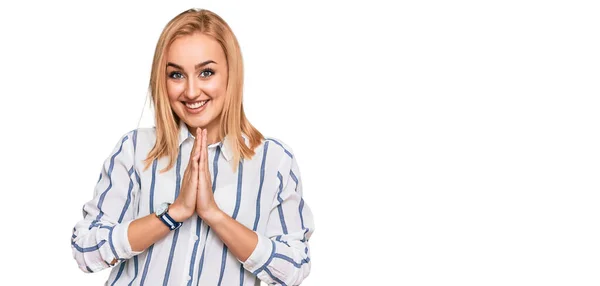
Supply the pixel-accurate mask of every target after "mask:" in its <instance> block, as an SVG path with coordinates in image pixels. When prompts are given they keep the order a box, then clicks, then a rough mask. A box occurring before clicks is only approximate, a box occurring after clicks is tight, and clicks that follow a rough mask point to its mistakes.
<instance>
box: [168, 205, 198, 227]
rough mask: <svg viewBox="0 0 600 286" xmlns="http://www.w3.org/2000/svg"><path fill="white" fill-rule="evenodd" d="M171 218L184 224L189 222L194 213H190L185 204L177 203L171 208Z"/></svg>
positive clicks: (169, 212)
mask: <svg viewBox="0 0 600 286" xmlns="http://www.w3.org/2000/svg"><path fill="white" fill-rule="evenodd" d="M167 213H168V214H169V216H170V217H172V218H173V219H174V220H176V221H178V222H183V221H185V220H187V219H188V218H189V217H190V216H192V214H193V211H191V212H190V211H189V210H187V209H186V207H185V206H184V205H183V204H180V203H178V202H177V201H175V202H174V203H173V204H171V205H170V206H169V211H168V212H167Z"/></svg>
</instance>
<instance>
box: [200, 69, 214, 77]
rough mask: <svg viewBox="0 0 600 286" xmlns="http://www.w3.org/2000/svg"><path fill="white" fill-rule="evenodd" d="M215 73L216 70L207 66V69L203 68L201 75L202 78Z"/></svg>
mask: <svg viewBox="0 0 600 286" xmlns="http://www.w3.org/2000/svg"><path fill="white" fill-rule="evenodd" d="M214 74H215V71H214V70H212V69H210V68H206V69H203V70H202V71H201V72H200V77H202V78H207V77H210V76H212V75H214Z"/></svg>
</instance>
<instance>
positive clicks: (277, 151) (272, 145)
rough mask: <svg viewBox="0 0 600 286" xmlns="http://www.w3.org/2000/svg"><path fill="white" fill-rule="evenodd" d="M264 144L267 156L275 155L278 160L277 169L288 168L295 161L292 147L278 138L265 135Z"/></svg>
mask: <svg viewBox="0 0 600 286" xmlns="http://www.w3.org/2000/svg"><path fill="white" fill-rule="evenodd" d="M264 144H265V145H268V146H267V147H266V148H267V149H268V152H267V153H268V156H269V157H271V156H273V157H276V158H277V161H279V169H280V170H284V169H290V168H291V167H292V164H293V163H294V162H295V154H294V151H293V149H292V147H291V146H290V145H289V144H287V143H286V142H285V141H283V140H282V139H280V138H277V137H272V136H265V140H264Z"/></svg>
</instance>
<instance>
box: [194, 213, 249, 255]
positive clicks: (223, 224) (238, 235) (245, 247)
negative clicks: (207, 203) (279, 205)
mask: <svg viewBox="0 0 600 286" xmlns="http://www.w3.org/2000/svg"><path fill="white" fill-rule="evenodd" d="M203 219H204V221H205V222H206V223H207V224H208V225H209V226H210V227H211V229H212V230H213V231H214V232H215V233H216V234H217V236H218V237H219V238H220V239H221V241H223V243H225V245H227V248H228V249H229V251H230V252H231V253H232V254H233V255H235V257H237V258H238V259H239V260H240V261H246V259H248V257H250V254H252V252H253V251H254V249H255V248H256V245H257V243H258V237H257V235H256V233H254V231H252V230H250V229H249V228H247V227H246V226H244V225H243V224H241V223H239V222H238V221H236V220H235V219H233V218H232V217H230V216H229V215H227V214H226V213H224V212H223V211H221V210H216V211H214V212H212V213H211V214H209V215H205V216H204V218H203Z"/></svg>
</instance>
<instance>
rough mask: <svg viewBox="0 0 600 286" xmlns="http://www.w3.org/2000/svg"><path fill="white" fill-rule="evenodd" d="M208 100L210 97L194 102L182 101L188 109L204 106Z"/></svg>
mask: <svg viewBox="0 0 600 286" xmlns="http://www.w3.org/2000/svg"><path fill="white" fill-rule="evenodd" d="M209 101H210V99H207V100H202V101H196V102H184V104H185V106H186V107H187V108H189V109H198V108H200V107H202V106H204V105H205V104H206V103H208V102H209Z"/></svg>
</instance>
